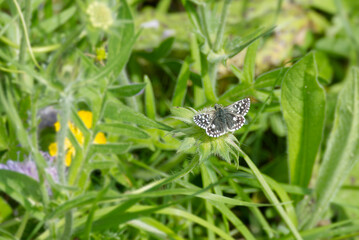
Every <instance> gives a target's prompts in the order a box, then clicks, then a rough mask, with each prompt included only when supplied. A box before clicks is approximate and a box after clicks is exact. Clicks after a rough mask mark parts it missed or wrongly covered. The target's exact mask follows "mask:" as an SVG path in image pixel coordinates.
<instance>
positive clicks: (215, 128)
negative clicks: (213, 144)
mask: <svg viewBox="0 0 359 240" xmlns="http://www.w3.org/2000/svg"><path fill="white" fill-rule="evenodd" d="M226 132H227V129H226V127H225V125H224V123H223V121H222V120H221V118H219V117H215V118H214V119H213V120H212V122H211V123H210V125H209V126H208V127H207V128H206V133H207V135H208V136H210V137H219V136H222V135H223V134H225V133H226Z"/></svg>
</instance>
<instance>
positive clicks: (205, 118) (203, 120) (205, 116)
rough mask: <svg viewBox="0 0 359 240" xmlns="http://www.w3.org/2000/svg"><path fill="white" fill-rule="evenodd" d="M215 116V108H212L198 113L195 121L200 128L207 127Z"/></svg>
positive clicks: (194, 118)
mask: <svg viewBox="0 0 359 240" xmlns="http://www.w3.org/2000/svg"><path fill="white" fill-rule="evenodd" d="M213 116H214V110H210V111H207V112H204V113H200V114H197V115H195V116H194V117H193V121H194V123H195V124H197V125H198V126H199V127H200V128H203V129H206V128H207V127H208V126H209V124H210V123H211V121H212V119H213Z"/></svg>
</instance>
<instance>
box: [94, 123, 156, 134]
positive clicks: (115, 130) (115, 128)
mask: <svg viewBox="0 0 359 240" xmlns="http://www.w3.org/2000/svg"><path fill="white" fill-rule="evenodd" d="M96 130H97V131H102V132H107V133H111V134H119V135H123V136H128V137H133V138H149V137H150V135H148V133H146V132H145V131H143V130H142V129H140V128H138V127H134V126H131V125H128V124H122V123H103V124H98V125H97V126H96Z"/></svg>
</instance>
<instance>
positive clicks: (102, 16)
mask: <svg viewBox="0 0 359 240" xmlns="http://www.w3.org/2000/svg"><path fill="white" fill-rule="evenodd" d="M86 13H87V14H88V15H89V17H90V22H91V24H92V26H94V27H96V28H102V29H104V30H106V29H107V28H108V27H109V26H111V25H112V24H113V18H112V13H111V9H110V8H109V7H108V6H107V5H106V4H105V3H102V2H92V3H91V4H90V5H89V6H88V7H87V10H86Z"/></svg>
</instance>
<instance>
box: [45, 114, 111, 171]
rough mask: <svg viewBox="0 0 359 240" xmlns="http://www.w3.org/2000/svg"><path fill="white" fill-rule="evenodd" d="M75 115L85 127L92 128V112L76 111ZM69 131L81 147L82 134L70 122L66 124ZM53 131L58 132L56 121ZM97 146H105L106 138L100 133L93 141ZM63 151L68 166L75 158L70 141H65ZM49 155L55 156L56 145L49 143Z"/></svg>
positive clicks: (82, 141)
mask: <svg viewBox="0 0 359 240" xmlns="http://www.w3.org/2000/svg"><path fill="white" fill-rule="evenodd" d="M77 114H78V115H79V117H80V118H81V120H82V122H83V123H84V124H85V126H86V127H87V128H88V129H90V128H91V127H92V112H89V111H78V112H77ZM68 125H69V129H70V131H71V132H72V134H73V135H74V136H75V138H76V140H77V141H78V143H79V144H80V145H83V143H84V136H83V134H82V132H81V131H80V130H79V129H78V128H77V127H76V126H75V125H74V124H73V123H71V122H69V123H68ZM54 126H55V130H56V132H58V131H59V130H60V123H59V122H58V121H57V122H56V123H55V124H54ZM93 142H94V143H97V144H105V143H106V137H105V134H104V133H102V132H99V133H97V134H96V136H95V139H94V141H93ZM65 150H66V156H65V164H66V166H70V164H71V160H72V157H73V156H75V153H76V151H75V147H74V146H72V144H71V141H70V140H69V139H67V138H66V139H65ZM49 153H50V155H51V156H56V155H57V144H56V143H51V144H50V146H49Z"/></svg>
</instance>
